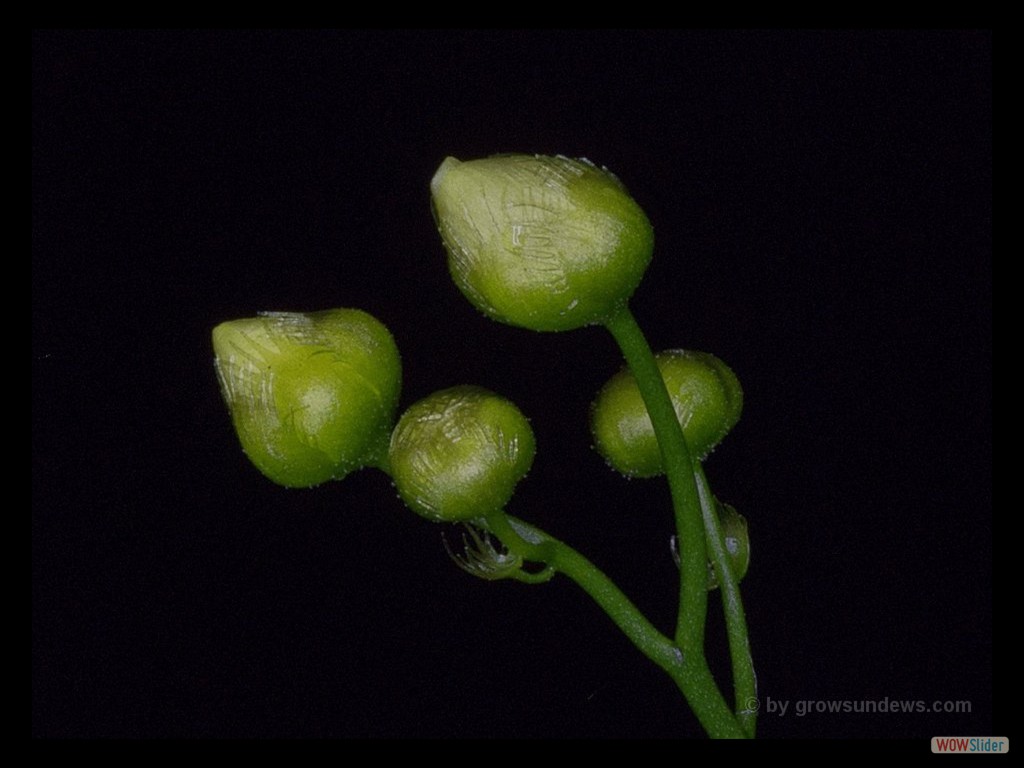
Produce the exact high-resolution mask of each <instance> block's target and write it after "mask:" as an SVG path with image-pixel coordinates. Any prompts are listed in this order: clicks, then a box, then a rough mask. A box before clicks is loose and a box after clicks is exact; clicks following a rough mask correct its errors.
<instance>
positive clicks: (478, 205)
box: [430, 155, 654, 331]
mask: <svg viewBox="0 0 1024 768" xmlns="http://www.w3.org/2000/svg"><path fill="white" fill-rule="evenodd" d="M430 188H431V193H432V198H433V204H434V215H435V218H436V219H437V225H438V229H439V230H440V233H441V237H442V239H443V240H444V244H445V247H446V249H447V251H448V256H449V258H448V267H449V269H450V271H451V274H452V277H453V278H454V280H455V283H456V285H458V287H459V289H460V290H461V291H462V292H463V293H464V294H465V295H466V297H467V298H468V299H469V300H470V301H471V302H472V303H473V304H474V305H475V306H476V307H477V308H478V309H479V310H481V311H482V312H483V313H484V314H486V315H488V316H489V317H491V318H493V319H495V320H498V321H500V322H503V323H508V324H510V325H517V326H521V327H523V328H529V329H531V330H535V331H564V330H569V329H572V328H579V327H582V326H585V325H592V324H595V323H600V322H602V321H603V320H604V319H605V318H607V317H609V316H610V315H611V314H612V313H613V312H614V311H615V310H616V309H618V308H620V307H621V306H622V305H623V304H625V302H626V301H627V300H628V299H629V297H630V296H631V295H632V294H633V291H634V290H636V287H637V286H638V285H639V284H640V280H641V279H642V278H643V275H644V272H645V271H646V269H647V265H648V264H649V263H650V260H651V252H652V249H653V247H654V234H653V230H652V229H651V224H650V222H649V221H648V220H647V216H646V215H644V212H643V210H641V208H640V206H639V205H637V204H636V202H635V201H634V200H633V198H632V197H630V196H629V194H628V193H627V192H626V190H625V188H624V187H623V186H622V184H621V182H619V180H618V179H617V178H616V177H615V176H614V175H612V174H611V173H610V172H608V171H607V170H604V169H602V168H598V167H596V166H595V165H593V164H592V163H590V162H589V161H587V160H570V159H569V158H566V157H544V156H539V155H538V156H532V155H501V156H496V157H490V158H487V159H484V160H472V161H469V162H460V161H458V160H456V159H455V158H453V157H449V158H448V159H446V160H445V161H444V162H443V163H442V164H441V167H440V168H438V170H437V173H436V174H435V175H434V178H433V180H432V181H431V183H430Z"/></svg>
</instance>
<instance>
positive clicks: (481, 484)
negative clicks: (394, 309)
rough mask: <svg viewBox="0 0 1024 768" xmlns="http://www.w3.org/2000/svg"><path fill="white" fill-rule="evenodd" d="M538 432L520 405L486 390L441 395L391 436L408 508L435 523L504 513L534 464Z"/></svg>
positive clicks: (413, 410)
mask: <svg viewBox="0 0 1024 768" xmlns="http://www.w3.org/2000/svg"><path fill="white" fill-rule="evenodd" d="M534 450H535V444H534V439H533V430H532V429H531V428H530V423H529V422H528V421H527V420H526V417H525V416H523V414H522V413H521V412H520V410H519V409H518V408H516V406H515V405H513V404H512V403H510V402H509V401H508V400H505V399H504V398H502V397H499V396H498V395H496V394H494V393H493V392H489V391H488V390H486V389H481V388H479V387H466V386H463V387H454V388H452V389H446V390H443V391H441V392H435V393H434V394H432V395H430V396H429V397H427V398H425V399H423V400H420V401H419V402H418V403H416V404H415V405H413V406H411V407H410V408H409V409H408V410H407V411H406V412H405V413H404V414H402V417H401V418H400V419H399V420H398V426H397V427H395V431H394V432H393V433H392V435H391V449H390V451H389V454H388V456H389V460H390V466H391V477H392V479H393V480H394V481H395V486H396V487H397V488H398V493H399V494H400V495H401V497H402V499H403V500H404V501H405V503H406V504H407V505H408V506H409V507H410V508H411V509H412V510H413V511H414V512H417V513H418V514H420V515H423V516H424V517H426V518H429V519H430V520H435V521H447V522H456V521H460V520H461V521H465V520H472V519H473V518H476V517H483V516H486V515H489V514H491V513H494V512H499V511H501V510H502V509H503V508H504V506H505V504H506V503H507V502H508V500H509V499H510V498H511V497H512V492H513V491H514V490H515V486H516V483H518V482H519V481H520V480H521V479H522V477H523V476H524V475H525V474H526V473H527V471H529V469H530V466H531V464H533V455H534Z"/></svg>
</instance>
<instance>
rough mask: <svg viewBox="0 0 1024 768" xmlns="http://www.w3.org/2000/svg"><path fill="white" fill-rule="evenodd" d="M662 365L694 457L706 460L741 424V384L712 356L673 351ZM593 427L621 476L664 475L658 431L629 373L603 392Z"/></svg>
mask: <svg viewBox="0 0 1024 768" xmlns="http://www.w3.org/2000/svg"><path fill="white" fill-rule="evenodd" d="M656 361H657V364H658V369H659V370H660V371H661V375H662V378H663V379H664V381H665V388H666V389H667V390H668V394H669V398H670V399H671V400H672V406H673V407H674V408H675V412H676V417H677V418H678V419H679V424H680V426H681V427H682V429H683V435H684V437H685V438H686V442H687V445H688V446H689V448H690V453H691V455H692V456H693V458H694V459H696V460H698V461H700V460H703V459H704V458H705V457H706V456H707V455H708V453H710V452H711V450H712V449H713V448H714V447H715V446H716V445H718V443H719V442H720V441H721V439H722V438H723V437H725V435H726V434H727V433H728V432H729V430H730V429H732V428H733V426H734V425H735V424H736V422H737V421H739V418H740V413H741V412H742V410H743V390H742V389H741V388H740V383H739V380H738V379H737V378H736V374H734V373H733V372H732V370H731V369H730V368H729V367H728V366H727V365H726V364H725V363H723V362H722V361H721V360H719V359H718V358H717V357H715V356H714V355H711V354H708V353H706V352H689V351H686V350H681V349H675V350H669V351H667V352H662V353H661V354H659V355H657V357H656ZM590 427H591V432H592V434H593V436H594V443H595V447H596V448H597V451H598V453H600V454H601V455H602V456H603V457H604V458H605V460H606V461H607V462H608V463H609V464H610V465H611V466H612V467H613V468H615V469H617V470H618V471H619V472H622V473H623V474H624V475H629V476H631V477H654V476H656V475H661V474H664V472H665V468H664V466H663V465H662V460H661V451H660V450H659V448H658V441H657V438H656V437H655V436H654V426H653V425H652V424H651V419H650V417H649V416H648V415H647V408H646V407H645V406H644V401H643V398H642V397H641V395H640V389H639V387H637V384H636V379H635V378H633V374H631V373H630V372H629V371H628V370H623V371H621V372H619V373H617V374H616V375H615V376H613V377H612V378H611V379H610V380H609V381H608V383H607V384H605V385H604V387H603V388H602V389H601V391H600V392H599V393H598V395H597V399H596V400H595V401H594V405H593V409H592V411H591V420H590Z"/></svg>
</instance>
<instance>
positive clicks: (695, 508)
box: [604, 304, 738, 728]
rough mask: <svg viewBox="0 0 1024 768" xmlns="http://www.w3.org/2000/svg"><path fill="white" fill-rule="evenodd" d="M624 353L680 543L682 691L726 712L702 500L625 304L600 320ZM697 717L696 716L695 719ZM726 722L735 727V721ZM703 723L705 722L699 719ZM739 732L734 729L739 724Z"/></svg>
mask: <svg viewBox="0 0 1024 768" xmlns="http://www.w3.org/2000/svg"><path fill="white" fill-rule="evenodd" d="M604 325H605V327H606V328H608V330H609V332H611V334H612V336H613V337H614V338H615V341H616V342H617V343H618V345H619V349H621V350H622V355H623V357H625V359H626V364H627V365H628V366H629V368H630V370H631V371H632V373H633V377H634V378H635V379H636V382H637V386H638V387H639V389H640V395H641V397H643V401H644V405H645V406H646V407H647V412H648V414H649V415H650V417H651V423H652V425H653V426H654V434H655V437H656V438H657V440H658V446H659V447H660V449H661V456H662V461H663V464H664V466H665V475H666V477H667V479H668V485H669V490H670V491H671V493H672V507H673V511H674V513H675V521H676V534H677V539H678V542H679V556H680V566H679V611H678V614H677V619H676V633H675V638H676V643H677V644H678V646H679V648H680V649H681V650H682V652H683V656H684V658H685V659H686V661H687V667H688V668H689V674H687V676H686V678H685V680H684V685H683V686H682V688H683V693H684V695H685V696H686V699H687V701H688V702H689V704H690V706H691V707H692V708H693V710H694V711H695V712H696V711H697V709H698V707H702V708H704V709H705V710H706V711H713V712H720V711H721V710H722V709H725V710H728V706H727V705H726V703H725V699H724V698H723V697H722V692H721V691H720V690H719V689H718V686H717V685H716V683H715V680H714V678H713V677H712V675H711V670H710V669H709V667H708V663H707V659H706V658H705V656H704V624H705V621H706V618H707V609H708V608H707V606H708V600H707V578H708V573H707V562H708V558H707V547H706V545H705V532H704V522H703V520H702V513H701V505H700V497H699V494H698V492H697V484H696V482H695V480H694V462H693V460H692V459H691V458H690V449H689V446H688V445H687V444H686V438H685V437H684V436H683V430H682V428H681V427H680V426H679V419H678V417H677V416H676V412H675V409H674V408H673V407H672V400H671V399H670V398H669V395H668V391H667V390H666V389H665V380H664V379H663V378H662V376H661V371H660V370H659V369H658V364H657V362H656V361H655V359H654V353H653V352H651V347H650V345H649V344H648V343H647V339H646V338H645V336H644V333H643V331H642V330H641V329H640V326H639V325H638V324H637V322H636V318H634V317H633V313H632V312H631V311H630V309H629V305H628V304H625V305H623V306H622V308H621V309H619V310H618V311H616V312H614V313H613V314H612V315H611V316H610V317H608V318H607V319H606V320H605V321H604ZM698 716H699V715H698ZM730 718H731V719H732V720H733V723H735V722H736V721H735V718H732V715H731V714H730ZM702 722H703V721H702ZM737 728H738V726H737Z"/></svg>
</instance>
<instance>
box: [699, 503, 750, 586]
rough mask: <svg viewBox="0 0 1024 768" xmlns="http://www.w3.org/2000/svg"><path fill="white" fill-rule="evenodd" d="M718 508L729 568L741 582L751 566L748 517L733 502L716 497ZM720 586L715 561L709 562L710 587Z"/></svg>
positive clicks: (738, 581)
mask: <svg viewBox="0 0 1024 768" xmlns="http://www.w3.org/2000/svg"><path fill="white" fill-rule="evenodd" d="M715 506H716V507H717V509H718V522H719V523H720V525H721V526H722V537H723V538H724V539H725V552H726V555H727V556H728V557H729V566H730V567H729V570H731V571H732V575H733V576H734V577H735V579H736V583H737V584H739V583H740V582H741V581H743V577H744V576H746V575H747V569H748V568H749V567H750V533H749V531H748V530H747V519H746V518H745V517H743V515H741V514H740V513H739V512H737V511H736V508H735V507H733V506H732V505H731V504H723V503H722V502H720V501H718V499H715ZM717 588H718V575H717V573H716V572H715V566H714V564H713V563H710V562H709V563H708V589H717Z"/></svg>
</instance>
